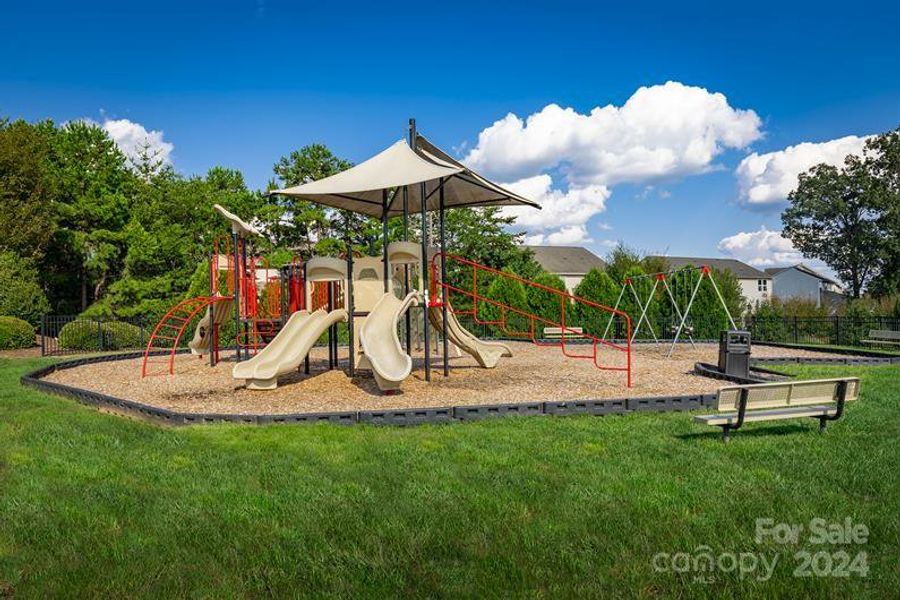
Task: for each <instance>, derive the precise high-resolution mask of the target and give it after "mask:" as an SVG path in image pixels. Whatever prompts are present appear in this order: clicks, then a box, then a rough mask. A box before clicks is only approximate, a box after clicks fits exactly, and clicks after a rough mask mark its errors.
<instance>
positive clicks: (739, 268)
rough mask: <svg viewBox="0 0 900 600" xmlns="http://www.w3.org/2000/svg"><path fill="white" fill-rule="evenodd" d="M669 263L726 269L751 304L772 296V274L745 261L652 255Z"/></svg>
mask: <svg viewBox="0 0 900 600" xmlns="http://www.w3.org/2000/svg"><path fill="white" fill-rule="evenodd" d="M653 258H661V259H664V260H666V261H667V262H668V263H669V268H671V269H681V268H682V267H687V266H688V265H693V266H695V267H699V266H701V265H706V266H708V267H710V268H712V269H717V270H719V271H728V272H729V273H731V274H732V275H734V277H735V278H736V279H737V280H738V283H739V284H740V286H741V295H743V296H744V299H745V300H746V301H747V303H748V304H749V305H750V306H751V307H754V306H757V305H758V304H759V303H761V302H765V301H767V300H769V299H770V298H771V296H772V276H771V275H769V274H768V273H766V272H765V271H760V270H759V269H757V268H756V267H752V266H750V265H748V264H747V263H744V262H741V261H739V260H736V259H734V258H703V257H700V256H654V257H653Z"/></svg>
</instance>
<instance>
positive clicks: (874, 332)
mask: <svg viewBox="0 0 900 600" xmlns="http://www.w3.org/2000/svg"><path fill="white" fill-rule="evenodd" d="M869 337H870V338H876V339H882V340H900V331H891V330H890V329H870V330H869Z"/></svg>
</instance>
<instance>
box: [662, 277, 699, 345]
mask: <svg viewBox="0 0 900 600" xmlns="http://www.w3.org/2000/svg"><path fill="white" fill-rule="evenodd" d="M663 287H664V288H666V292H667V293H668V294H669V300H671V301H672V306H673V307H674V308H675V314H676V315H677V316H678V318H679V319H680V318H681V309H680V308H678V303H677V302H675V296H674V295H673V294H672V290H671V289H670V288H669V282H668V280H666V279H663ZM688 339H689V340H691V348H696V347H697V346H696V344H694V336H693V335H691V334H690V333H689V334H688Z"/></svg>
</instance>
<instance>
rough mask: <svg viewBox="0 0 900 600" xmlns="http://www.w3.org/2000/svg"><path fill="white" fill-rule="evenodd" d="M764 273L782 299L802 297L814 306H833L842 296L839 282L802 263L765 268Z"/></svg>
mask: <svg viewBox="0 0 900 600" xmlns="http://www.w3.org/2000/svg"><path fill="white" fill-rule="evenodd" d="M766 273H768V274H769V276H770V277H772V282H773V283H774V285H775V289H774V294H775V295H776V296H778V297H779V298H781V299H783V300H787V299H788V298H804V299H808V300H812V301H813V302H815V303H816V306H822V305H823V304H824V305H826V306H830V307H833V306H834V305H835V304H839V303H840V302H839V300H840V299H841V298H842V297H843V293H844V289H843V288H842V287H841V284H840V283H838V282H837V281H835V280H834V279H831V278H830V277H826V276H825V275H822V274H821V273H819V272H818V271H815V270H813V269H811V268H810V267H807V266H806V265H804V264H802V263H799V264H796V265H793V266H791V267H777V268H772V269H766Z"/></svg>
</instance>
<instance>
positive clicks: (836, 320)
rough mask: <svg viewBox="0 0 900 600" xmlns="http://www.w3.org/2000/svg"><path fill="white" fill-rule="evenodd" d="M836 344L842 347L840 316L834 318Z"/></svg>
mask: <svg viewBox="0 0 900 600" xmlns="http://www.w3.org/2000/svg"><path fill="white" fill-rule="evenodd" d="M834 343H835V345H837V346H840V345H841V317H840V316H838V315H835V316H834Z"/></svg>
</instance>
